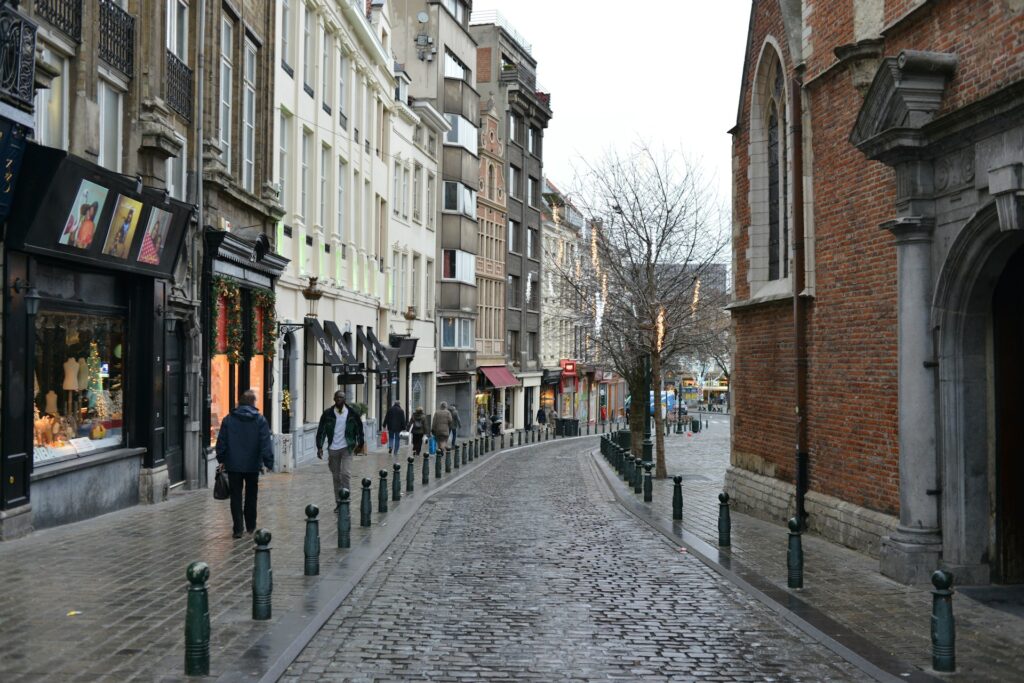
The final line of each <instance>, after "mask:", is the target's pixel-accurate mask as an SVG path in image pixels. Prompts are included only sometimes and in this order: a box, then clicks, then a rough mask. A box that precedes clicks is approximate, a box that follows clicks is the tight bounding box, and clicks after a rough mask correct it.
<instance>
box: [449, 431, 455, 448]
mask: <svg viewBox="0 0 1024 683" xmlns="http://www.w3.org/2000/svg"><path fill="white" fill-rule="evenodd" d="M448 438H449V439H451V440H452V447H454V446H455V427H452V429H451V433H450V434H449V435H448Z"/></svg>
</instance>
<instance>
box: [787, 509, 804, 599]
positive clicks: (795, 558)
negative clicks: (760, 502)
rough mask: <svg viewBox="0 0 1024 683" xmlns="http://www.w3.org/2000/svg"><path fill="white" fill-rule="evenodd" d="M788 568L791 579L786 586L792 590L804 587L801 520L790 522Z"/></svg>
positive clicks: (795, 519)
mask: <svg viewBox="0 0 1024 683" xmlns="http://www.w3.org/2000/svg"><path fill="white" fill-rule="evenodd" d="M786 568H787V569H788V570H789V577H788V580H787V581H786V585H788V586H789V587H790V588H803V587H804V549H803V545H802V543H801V541H800V520H799V519H797V518H796V517H793V518H792V519H790V520H789V552H787V553H786Z"/></svg>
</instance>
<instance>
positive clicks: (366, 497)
mask: <svg viewBox="0 0 1024 683" xmlns="http://www.w3.org/2000/svg"><path fill="white" fill-rule="evenodd" d="M371 486H373V482H372V481H370V478H369V477H363V499H362V500H361V501H360V502H359V526H370V517H371V516H372V513H373V502H371V501H370V487H371Z"/></svg>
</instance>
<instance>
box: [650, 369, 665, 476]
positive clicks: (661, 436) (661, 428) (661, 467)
mask: <svg viewBox="0 0 1024 683" xmlns="http://www.w3.org/2000/svg"><path fill="white" fill-rule="evenodd" d="M651 389H653V390H654V451H655V456H654V463H655V464H654V476H655V478H657V479H664V478H666V477H667V476H668V469H667V468H666V467H665V419H664V418H663V417H662V415H661V352H660V351H652V352H651Z"/></svg>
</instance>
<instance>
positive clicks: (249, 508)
mask: <svg viewBox="0 0 1024 683" xmlns="http://www.w3.org/2000/svg"><path fill="white" fill-rule="evenodd" d="M216 450H217V462H219V463H220V464H221V465H223V466H224V471H226V472H227V473H228V481H229V483H230V485H231V532H232V537H233V538H241V537H242V529H243V528H244V529H245V531H247V532H248V533H250V534H251V533H252V532H253V531H254V530H255V529H256V499H257V496H258V495H259V485H260V474H261V473H262V472H263V471H264V470H265V469H266V470H270V469H273V467H274V445H273V443H272V442H271V440H270V425H268V424H267V418H265V417H263V416H262V415H260V411H259V410H257V409H256V392H254V391H252V390H249V391H246V392H244V393H243V394H242V398H241V400H240V401H239V404H238V406H237V407H236V408H235V409H234V410H232V411H231V412H230V413H228V414H227V415H226V416H225V417H224V420H223V421H221V423H220V432H218V433H217V447H216ZM243 485H244V486H245V503H244V504H243V502H242V486H243ZM243 522H244V527H243Z"/></svg>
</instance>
